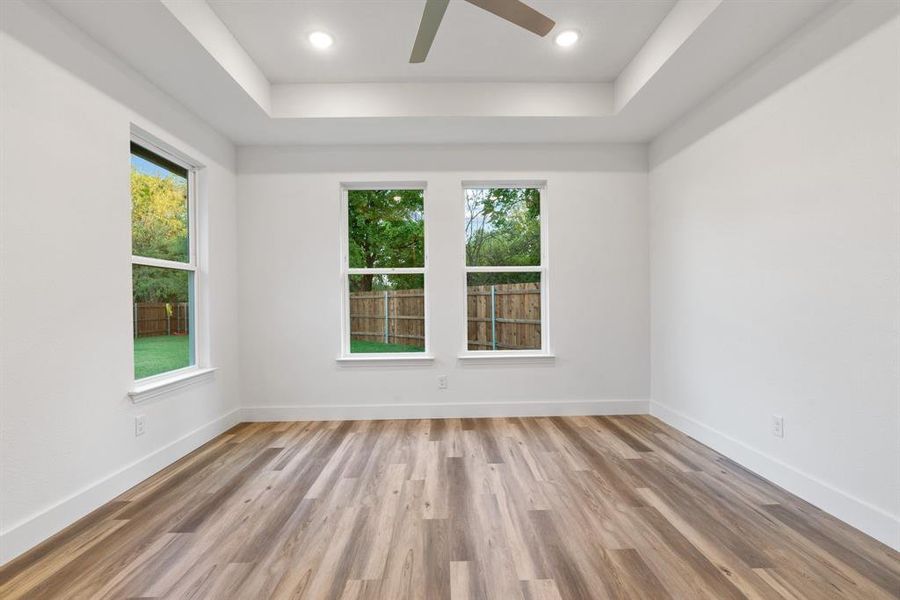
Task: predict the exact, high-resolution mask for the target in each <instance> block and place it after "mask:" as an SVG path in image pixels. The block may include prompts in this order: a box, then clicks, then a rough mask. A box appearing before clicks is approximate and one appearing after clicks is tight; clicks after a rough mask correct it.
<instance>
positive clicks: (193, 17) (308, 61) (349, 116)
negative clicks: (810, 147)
mask: <svg viewBox="0 0 900 600" xmlns="http://www.w3.org/2000/svg"><path fill="white" fill-rule="evenodd" d="M0 1H2V0H0ZM33 1H35V2H36V1H37V0H33ZM47 1H48V2H49V3H50V4H51V5H52V6H53V7H54V8H55V9H56V10H57V11H59V12H60V13H61V14H62V15H64V16H65V17H66V18H67V19H69V20H70V21H71V22H72V23H74V24H75V25H76V26H77V27H79V28H81V29H82V30H83V31H84V32H85V33H86V34H87V35H88V36H90V37H92V38H93V40H94V41H96V42H97V43H99V44H100V45H102V46H105V47H106V48H107V49H108V50H109V51H111V52H112V54H113V55H115V56H116V57H118V59H119V60H121V61H123V62H124V63H125V64H127V65H129V66H130V67H131V68H132V69H134V70H135V71H137V72H138V73H139V74H140V75H141V76H143V77H144V78H146V79H147V80H149V81H151V82H152V83H154V84H155V85H157V86H158V87H159V88H160V89H161V90H163V91H164V92H166V93H168V94H170V95H171V96H172V97H173V98H175V99H176V100H178V101H179V102H181V103H182V104H183V105H184V106H185V107H187V108H188V110H190V111H192V112H193V113H195V114H196V115H198V116H199V117H200V118H201V119H204V120H205V121H206V122H208V123H209V124H210V125H211V126H212V127H213V128H215V129H217V130H218V131H220V132H221V133H223V134H224V135H225V136H227V137H228V138H230V139H231V140H232V141H233V142H234V143H236V144H238V145H271V144H275V145H295V144H299V145H321V144H329V145H333V144H474V143H478V144H502V143H506V144H510V143H598V142H647V141H650V140H653V139H655V138H657V137H658V136H659V135H660V134H661V133H663V132H665V131H667V130H670V129H671V128H672V126H673V125H674V124H676V123H681V122H687V121H686V120H685V117H686V115H689V114H691V112H692V111H695V110H696V109H697V107H698V106H700V105H702V104H707V105H708V104H709V103H710V102H712V101H713V100H715V99H716V98H720V99H721V98H723V97H724V98H727V102H725V104H724V105H723V104H722V103H721V102H720V103H719V107H718V108H717V109H716V110H714V111H713V112H714V113H715V114H716V115H722V114H725V113H726V112H728V111H739V110H741V109H742V107H745V106H747V105H748V104H747V103H749V102H752V101H756V100H759V99H761V98H763V97H765V95H766V94H767V93H770V92H771V91H772V90H773V89H777V87H778V86H781V85H784V84H786V83H787V82H788V81H790V79H791V78H792V77H796V76H798V75H800V74H801V73H802V72H804V71H803V69H808V68H811V67H812V66H813V65H815V64H817V61H821V60H824V58H826V57H827V56H829V55H830V53H833V52H836V51H837V50H838V49H839V48H841V47H844V46H846V45H847V44H849V43H851V42H852V41H853V40H854V39H856V38H857V37H858V36H860V35H862V34H863V33H864V32H865V31H867V30H870V29H871V28H873V27H876V26H877V25H878V24H880V23H883V22H885V21H886V20H888V19H889V18H891V17H892V16H893V15H895V14H896V13H897V12H898V11H900V3H898V2H885V1H884V0H779V1H766V0H677V1H676V2H675V3H674V4H672V3H671V2H669V1H666V3H665V4H655V3H654V4H651V3H646V2H641V1H640V0H634V1H631V2H618V1H616V2H607V1H606V0H596V1H595V2H587V1H584V0H581V1H577V2H575V1H571V2H567V1H563V0H557V1H553V2H544V1H541V2H539V1H538V0H535V1H534V5H535V6H537V7H538V8H540V9H542V10H544V11H546V12H547V13H548V14H550V16H551V17H553V18H555V19H558V20H559V22H560V26H574V27H578V28H579V29H581V30H582V31H583V32H584V34H585V40H584V44H583V45H581V44H579V46H577V47H576V49H575V50H576V51H575V52H573V53H569V54H562V53H559V52H558V51H557V49H556V48H555V46H553V44H552V41H550V40H549V39H541V38H539V37H537V36H534V35H532V34H527V33H525V32H519V31H517V29H516V28H515V27H513V26H511V25H509V24H507V23H505V22H504V21H503V20H501V19H499V18H497V17H495V16H493V15H492V14H489V13H485V12H484V11H481V10H478V9H476V8H475V7H472V6H468V5H467V4H466V3H464V2H462V1H461V0H453V2H452V3H451V6H450V8H449V9H448V14H447V18H446V20H445V22H444V24H443V27H442V30H441V32H440V33H439V35H438V42H439V43H437V44H436V45H435V47H434V48H433V49H432V55H430V56H429V62H427V63H426V64H425V71H423V74H419V75H410V74H409V73H410V71H408V69H411V68H412V67H410V66H409V65H408V64H407V61H408V57H409V46H410V45H411V44H412V38H413V37H414V35H415V31H416V26H417V22H418V17H419V15H418V14H417V13H419V11H420V10H421V8H420V7H421V6H422V4H421V0H417V1H416V2H415V3H413V2H412V1H411V0H410V1H408V0H397V1H396V2H385V1H384V0H352V1H343V2H342V1H340V0H334V1H333V2H318V1H317V2H302V1H301V0H292V1H290V2H287V1H285V2H280V3H276V2H272V1H269V0H265V1H262V2H261V1H253V2H249V1H248V2H243V1H242V2H236V1H235V2H231V3H228V4H227V5H226V4H225V3H223V0H209V1H210V2H211V3H212V4H214V5H215V8H212V7H211V6H210V4H208V3H207V2H204V1H203V0H142V1H139V2H137V1H132V2H123V1H121V0H78V1H72V0H47ZM401 3H402V4H401ZM414 4H416V5H418V6H419V8H416V6H414ZM303 15H321V17H316V19H318V18H321V19H326V17H328V18H332V17H334V18H335V19H336V20H335V21H334V23H336V24H334V25H332V24H331V21H328V22H325V21H324V20H323V21H317V20H316V19H314V18H312V17H308V18H307V20H308V23H304V22H303V20H304V18H305V17H303ZM341 15H343V16H341ZM566 15H576V16H577V21H578V22H570V21H567V19H570V18H571V19H572V20H576V18H575V17H569V16H566ZM338 16H340V18H338ZM223 18H224V20H223ZM660 18H661V19H662V20H661V21H659V19H660ZM658 21H659V22H658ZM226 22H227V23H226ZM348 24H352V26H351V25H348ZM229 25H230V28H229ZM345 26H346V27H347V29H342V27H345ZM315 27H321V28H323V29H328V30H329V31H331V32H332V33H333V34H334V35H335V36H336V38H337V42H336V44H335V46H334V47H333V48H332V52H331V53H330V54H327V55H324V56H322V55H316V54H313V53H312V52H311V49H309V48H307V47H306V46H305V43H304V39H305V37H304V36H305V34H306V33H307V32H308V31H309V29H312V28H315ZM241 28H246V29H247V32H248V33H246V34H242V33H241ZM369 30H376V31H377V36H376V34H375V33H370V32H369ZM395 30H403V31H404V32H405V33H403V34H401V33H397V34H396V37H395V38H394V37H392V36H394V35H395V34H393V33H392V32H393V31H395ZM445 30H446V31H445ZM651 30H652V31H651ZM467 32H469V33H472V32H484V33H480V34H479V36H477V37H479V39H478V40H476V42H471V41H465V40H466V36H467V35H469V34H468V33H467ZM648 33H649V37H648ZM551 35H552V34H551ZM366 36H375V37H376V38H377V39H376V41H374V42H373V43H374V44H376V45H377V44H383V45H384V46H385V49H383V52H382V53H377V52H374V51H371V50H367V49H366V46H365V44H363V43H362V41H361V40H362V38H363V37H366ZM403 36H406V37H405V38H404V39H402V40H401V39H400V38H401V37H403ZM485 37H486V38H489V39H490V40H492V42H491V44H495V43H496V44H498V45H499V46H501V48H500V49H497V48H484V47H482V46H481V45H483V44H487V42H485V41H484V40H483V39H481V38H485ZM242 38H246V39H242ZM251 38H252V39H253V40H255V42H254V41H250V39H251ZM457 39H459V40H463V41H461V42H459V43H458V44H457V45H453V44H451V46H453V47H446V46H445V45H444V44H445V43H449V42H451V41H454V40H457ZM379 40H380V41H379ZM441 40H443V41H441ZM255 43H259V45H260V47H261V49H257V48H256V47H255V46H254V44H255ZM354 44H358V45H354ZM370 45H371V44H370ZM507 45H512V46H511V47H515V48H519V50H518V51H516V52H511V53H510V54H502V55H501V54H500V53H503V52H506V50H507V49H506V46H507ZM476 46H477V47H476ZM282 47H283V48H284V50H278V48H282ZM357 48H358V49H357ZM388 48H389V49H390V50H389V51H388ZM261 52H262V53H265V52H269V53H271V56H269V57H268V58H267V57H266V56H263V55H262V54H260V53H261ZM485 53H487V54H485ZM585 54H590V56H588V57H585V56H584V55H585ZM595 54H596V56H595ZM486 55H489V56H491V57H492V58H491V60H487V59H484V58H480V59H479V58H477V56H481V57H484V56H486ZM432 58H433V59H434V60H433V61H432ZM104 60H105V59H104ZM270 63H271V64H270ZM554 65H555V66H554ZM420 66H421V65H420ZM623 67H624V68H623ZM515 73H518V74H515ZM525 74H529V75H530V76H531V77H530V78H526V77H525ZM517 79H518V80H519V81H515V80H517ZM723 106H724V107H723ZM688 121H689V119H688ZM704 126H707V125H704Z"/></svg>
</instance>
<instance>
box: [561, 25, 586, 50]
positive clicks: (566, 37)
mask: <svg viewBox="0 0 900 600" xmlns="http://www.w3.org/2000/svg"><path fill="white" fill-rule="evenodd" d="M580 37H581V36H580V35H579V34H578V32H577V31H575V30H574V29H566V30H565V31H560V32H559V33H558V34H557V35H556V45H557V46H562V47H563V48H568V47H569V46H572V45H574V44H575V42H577V41H578V38H580Z"/></svg>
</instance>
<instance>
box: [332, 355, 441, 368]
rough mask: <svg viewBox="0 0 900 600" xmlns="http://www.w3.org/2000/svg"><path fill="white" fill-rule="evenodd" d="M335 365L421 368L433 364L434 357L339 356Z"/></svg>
mask: <svg viewBox="0 0 900 600" xmlns="http://www.w3.org/2000/svg"><path fill="white" fill-rule="evenodd" d="M336 360H337V363H338V364H339V365H340V366H342V367H352V366H373V365H390V366H392V367H423V366H426V367H427V366H429V365H431V364H434V356H432V355H431V354H424V355H409V354H403V355H400V356H396V355H395V356H383V355H378V354H375V355H372V354H370V355H361V356H341V357H339V358H337V359H336Z"/></svg>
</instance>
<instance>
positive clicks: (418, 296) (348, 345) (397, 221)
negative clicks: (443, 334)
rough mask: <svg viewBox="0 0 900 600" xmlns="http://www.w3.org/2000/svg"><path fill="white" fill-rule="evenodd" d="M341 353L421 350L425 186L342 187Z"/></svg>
mask: <svg viewBox="0 0 900 600" xmlns="http://www.w3.org/2000/svg"><path fill="white" fill-rule="evenodd" d="M344 207H345V211H346V213H345V221H344V224H345V227H344V232H345V235H344V236H343V240H342V244H343V256H344V258H343V263H344V301H345V302H344V306H345V311H344V313H345V314H344V328H343V342H342V347H343V354H344V355H345V356H346V355H365V354H394V355H397V354H408V353H414V354H419V353H423V352H425V351H426V349H427V347H428V340H427V329H428V327H427V314H426V305H427V303H426V301H425V282H426V276H425V272H426V266H425V265H426V259H425V210H424V209H425V192H424V189H423V188H422V187H410V188H406V187H402V188H379V187H371V188H370V187H367V188H347V189H344Z"/></svg>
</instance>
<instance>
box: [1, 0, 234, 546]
mask: <svg viewBox="0 0 900 600" xmlns="http://www.w3.org/2000/svg"><path fill="white" fill-rule="evenodd" d="M0 11H2V15H0V17H2V18H0V23H2V26H3V31H2V33H0V69H2V75H0V76H2V82H0V89H2V94H3V95H2V100H0V128H2V135H0V172H2V177H0V270H2V271H0V438H2V442H0V486H2V489H0V529H2V537H0V562H3V561H5V560H7V559H9V558H11V557H12V556H14V555H16V554H18V553H19V552H21V551H23V550H25V549H27V548H28V547H29V546H31V545H33V544H35V543H37V542H38V541H40V540H41V539H43V538H45V537H47V536H49V535H50V534H52V533H54V532H55V531H57V530H58V529H60V528H62V527H63V526H65V525H68V524H69V523H71V522H72V521H74V520H75V519H76V518H78V517H80V516H82V515H83V514H85V513H87V512H88V511H89V510H91V509H93V508H95V507H96V506H99V505H100V504H102V503H103V502H105V501H107V500H110V499H111V498H112V497H113V496H114V495H116V494H118V493H119V492H121V491H124V490H125V489H127V488H128V487H130V486H131V485H133V484H135V483H137V482H138V481H140V480H141V479H144V478H145V477H147V476H149V475H150V474H152V473H153V472H155V471H157V470H159V469H160V468H162V467H163V466H165V465H166V464H167V463H168V462H171V461H172V460H174V459H176V458H178V457H180V456H181V455H183V454H185V453H186V452H188V451H189V450H191V449H193V447H195V446H197V445H199V444H200V443H202V442H204V441H206V439H209V438H210V437H212V436H213V435H215V434H216V433H218V432H220V431H222V430H223V429H224V428H226V427H227V426H229V425H230V424H231V423H232V422H233V421H234V419H236V418H237V415H238V413H237V412H236V410H235V409H236V408H237V407H238V395H237V388H238V371H237V318H236V314H237V288H236V273H237V269H236V266H237V258H236V257H237V253H236V249H235V246H236V245H235V241H236V202H235V175H234V149H233V147H232V146H231V144H230V143H229V142H227V141H226V140H225V139H224V138H222V137H221V136H220V135H218V134H217V133H215V132H213V131H212V130H210V129H209V128H208V127H206V126H205V125H203V124H202V123H201V122H200V121H199V120H198V119H197V118H195V117H194V116H192V115H190V114H188V113H186V112H185V111H184V110H183V109H181V108H180V107H179V106H178V105H176V104H175V103H174V102H173V101H172V100H171V99H170V98H168V97H167V96H164V95H163V94H161V93H160V92H159V91H158V90H156V88H154V87H152V86H150V85H149V84H148V83H147V82H146V81H144V80H142V79H140V78H138V77H137V76H134V75H132V74H130V73H131V72H130V71H129V70H128V69H127V68H126V67H124V65H122V64H121V63H118V62H117V61H116V60H115V59H113V58H112V57H110V56H109V55H108V54H107V53H105V52H104V51H102V50H100V49H99V48H98V47H97V46H95V45H94V44H93V43H92V42H91V41H90V40H88V39H87V38H85V37H84V36H82V35H81V34H79V33H78V32H77V31H75V30H73V29H72V28H71V27H70V26H68V25H67V24H66V23H65V22H64V21H62V20H60V19H59V18H58V17H57V16H56V14H55V13H53V11H52V10H50V9H48V8H47V7H46V6H44V5H43V4H41V3H31V4H24V3H19V2H3V3H2V8H0ZM131 123H135V124H137V125H139V126H141V127H143V128H144V129H146V130H149V131H150V132H151V133H153V134H155V135H156V136H158V137H160V138H162V139H164V140H166V141H168V142H170V143H171V144H173V145H174V146H176V147H178V148H179V149H181V150H183V151H184V152H185V153H187V154H189V155H191V156H193V157H195V158H196V159H198V160H200V161H201V162H202V163H204V164H205V165H207V168H206V169H205V170H204V172H203V173H202V174H201V178H202V181H203V182H204V186H205V187H206V194H207V197H206V200H205V201H206V203H207V207H208V214H207V218H206V219H205V220H204V221H203V222H201V224H200V226H201V231H202V233H203V234H205V238H206V241H207V242H208V248H207V249H206V250H207V252H206V254H207V257H208V259H207V260H206V261H205V262H204V263H203V265H202V267H203V273H202V274H201V282H202V283H204V284H205V289H206V290H208V293H209V295H210V297H211V298H212V302H211V305H210V307H211V310H210V312H209V315H208V320H209V326H210V356H211V360H212V364H213V366H216V367H219V371H218V372H217V373H216V375H215V378H214V380H213V381H211V382H204V383H200V384H197V385H196V386H193V387H190V388H187V389H185V390H182V391H180V392H177V393H174V394H172V395H170V396H167V397H165V398H162V399H159V400H156V401H153V402H151V403H148V404H145V405H141V406H139V407H136V406H134V405H132V403H131V401H130V400H129V399H128V397H127V396H126V393H127V392H128V390H129V389H130V387H131V384H132V372H133V371H132V341H131V310H130V302H131V295H130V294H131V289H130V285H131V283H130V282H131V262H130V250H131V248H130V246H131V239H130V203H129V197H130V196H129V149H128V148H129V147H128V144H129V136H130V133H129V130H130V125H131ZM136 414H144V415H146V419H147V432H146V434H145V435H144V436H142V437H140V438H136V437H135V435H134V422H133V419H134V416H135V415H136Z"/></svg>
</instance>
